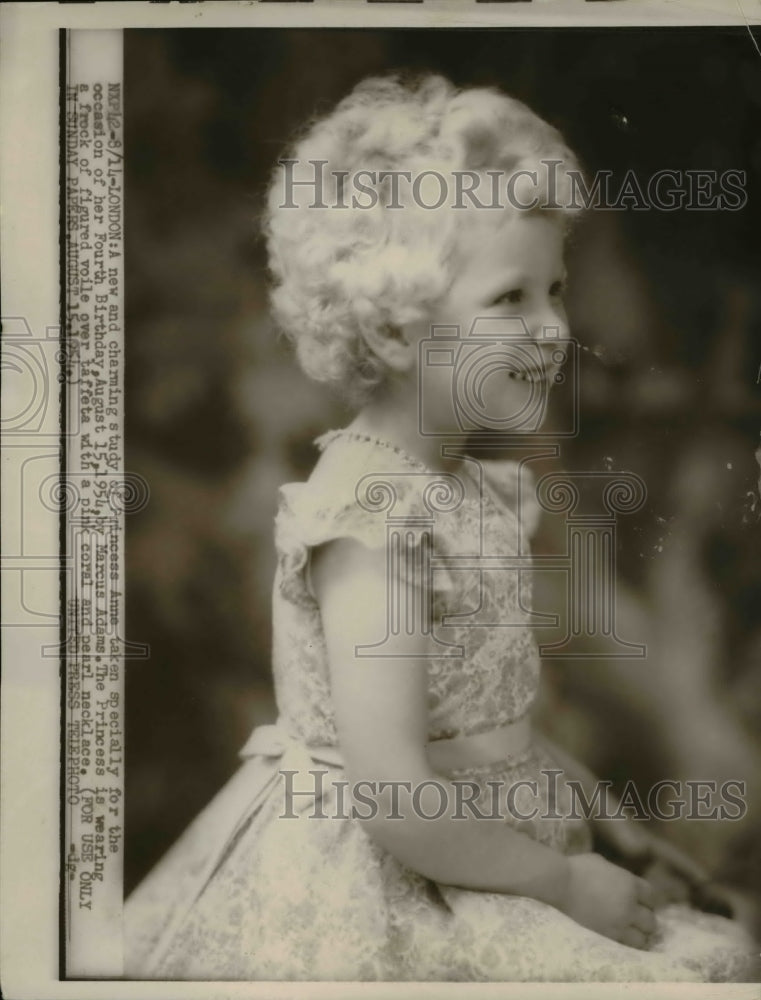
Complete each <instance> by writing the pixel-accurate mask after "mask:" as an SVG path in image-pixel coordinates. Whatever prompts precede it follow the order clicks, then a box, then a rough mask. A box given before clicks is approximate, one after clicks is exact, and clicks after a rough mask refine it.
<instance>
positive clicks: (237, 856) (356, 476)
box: [125, 77, 753, 981]
mask: <svg viewBox="0 0 761 1000" xmlns="http://www.w3.org/2000/svg"><path fill="white" fill-rule="evenodd" d="M575 169H577V167H576V163H575V160H574V158H573V156H572V154H571V153H570V151H569V150H568V149H567V148H566V147H565V145H564V144H563V142H562V139H561V137H560V136H559V135H558V133H557V132H556V131H555V130H554V129H553V128H551V127H550V126H548V125H547V124H546V123H545V122H543V121H542V120H540V119H539V118H538V117H536V115H534V114H533V113H532V112H531V111H530V110H529V109H528V108H526V107H525V106H524V105H522V104H520V103H519V102H517V101H515V100H512V99H510V98H508V97H505V96H503V95H501V94H499V93H497V92H496V91H493V90H488V89H474V90H464V91H457V90H456V89H455V88H454V87H452V86H451V85H450V84H449V83H448V82H446V81H445V80H443V79H441V78H439V77H427V78H424V79H422V80H420V81H417V82H413V83H410V84H408V83H406V82H404V81H402V80H400V79H399V78H396V77H393V78H385V79H371V80H368V81H366V82H365V83H363V84H361V85H360V86H358V87H357V88H356V89H355V91H354V92H353V93H352V94H351V95H350V96H349V97H347V98H346V99H345V100H344V101H342V102H341V103H340V104H339V106H338V107H337V108H336V109H335V111H334V112H333V113H332V114H330V115H328V116H327V117H325V118H324V119H323V120H321V121H318V122H316V123H315V124H313V125H312V126H311V127H310V128H309V129H308V130H307V131H306V132H305V133H304V135H303V136H302V137H301V138H300V139H299V141H298V142H297V143H296V145H295V148H294V150H293V152H292V154H291V156H290V157H288V158H287V159H286V160H285V161H281V162H280V164H279V166H278V169H277V171H276V173H275V176H274V180H273V183H272V186H271V190H270V197H269V212H268V220H267V235H268V241H269V250H270V259H271V267H272V272H273V274H274V278H275V282H276V287H275V290H274V294H273V304H274V308H275V313H276V316H277V319H278V320H279V322H280V324H281V325H282V327H283V328H284V330H285V331H286V332H287V333H288V334H289V336H290V337H291V338H292V340H293V341H294V343H295V345H296V349H297V353H298V357H299V360H300V362H301V364H302V366H303V368H304V369H305V371H306V372H307V373H308V374H309V375H311V376H312V377H314V378H316V379H319V380H322V381H326V382H329V383H332V384H333V385H334V386H336V387H338V388H339V389H340V390H342V391H343V392H344V393H345V394H346V395H348V396H349V397H350V398H351V399H352V400H354V401H355V402H356V406H357V413H356V417H355V419H354V420H353V421H352V423H351V424H350V425H349V426H348V427H347V428H346V429H344V430H340V431H333V432H330V433H328V434H326V435H324V436H323V437H322V438H321V439H320V440H319V442H318V444H319V446H320V448H321V451H322V454H321V457H320V460H319V462H318V463H317V466H316V468H315V469H314V472H313V473H312V476H311V477H310V479H309V481H308V482H306V483H298V484H290V485H287V486H284V487H283V488H282V491H281V506H280V510H279V513H278V517H277V521H276V544H277V550H278V556H279V566H278V573H277V579H276V582H275V588H274V678H275V688H276V696H277V703H278V708H279V712H280V718H279V721H278V723H277V725H275V726H267V727H263V728H259V729H257V730H255V731H254V733H253V735H252V737H251V739H250V740H249V741H248V743H247V744H246V746H245V747H244V748H243V750H242V757H243V764H242V767H241V768H240V770H239V771H238V772H237V773H236V775H235V776H234V777H233V778H232V779H231V781H230V782H229V783H228V784H227V785H226V786H225V788H224V789H223V790H222V791H221V792H220V794H219V795H218V796H217V798H216V799H215V800H214V801H213V802H212V803H211V804H210V805H209V806H208V807H207V808H206V810H204V812H203V813H202V814H201V815H200V816H199V817H198V819H197V820H196V821H195V822H194V823H193V824H192V825H191V827H190V828H189V829H188V830H187V831H186V833H185V834H184V835H183V836H182V838H181V839H180V840H179V841H178V843H177V844H176V845H175V847H174V848H173V849H172V850H171V851H170V852H169V854H168V855H167V857H166V858H165V859H164V860H163V861H162V862H161V864H159V866H158V867H157V869H156V870H155V871H154V872H152V873H151V874H150V875H149V876H148V878H147V879H146V880H145V881H144V882H143V884H142V885H141V886H140V887H139V888H138V889H137V890H136V891H135V893H134V894H133V895H132V897H131V898H130V900H129V901H128V903H127V906H126V914H125V923H126V937H127V969H126V972H127V974H128V975H129V976H132V977H141V978H157V979H239V980H247V979H249V980H250V979H255V980H260V979H261V980H274V979H279V980H457V981H471V980H473V981H500V980H507V981H510V980H555V981H568V980H580V981H584V980H625V981H630V980H631V981H634V980H727V979H733V978H734V979H742V978H744V977H745V976H747V974H748V969H749V956H750V954H751V953H752V950H753V945H752V943H751V942H750V941H749V940H748V939H747V938H746V937H745V935H744V932H743V931H742V930H741V928H740V927H739V925H737V924H736V923H734V922H733V921H731V920H729V919H726V918H724V917H721V916H716V915H709V914H706V913H702V912H699V911H697V910H695V909H691V908H690V907H688V906H687V905H686V904H684V903H682V904H676V903H673V902H670V900H669V896H668V894H664V890H663V886H661V887H660V889H657V888H656V887H654V885H653V884H651V883H650V882H648V881H647V880H646V879H644V878H640V877H638V876H636V875H634V874H632V873H631V872H630V871H629V870H628V869H627V868H624V867H621V866H619V865H616V864H613V863H612V862H610V861H608V860H606V859H605V858H604V857H603V856H602V855H601V854H599V853H596V852H595V851H594V850H593V840H592V828H591V826H590V825H589V824H588V823H587V822H586V821H585V820H584V819H582V818H581V817H580V816H579V815H578V811H577V810H576V811H574V810H573V809H572V808H571V806H572V804H573V800H572V792H571V786H570V785H569V784H568V782H569V781H572V780H575V779H578V780H579V781H581V782H582V783H584V782H585V783H586V784H584V787H585V788H586V790H587V792H588V793H589V794H590V795H591V794H592V792H593V791H594V789H593V787H592V786H591V785H590V783H589V779H588V776H587V775H585V774H584V773H583V769H582V768H581V767H580V765H577V764H575V763H574V762H573V761H572V760H570V759H569V758H567V756H565V755H563V754H562V752H560V751H555V750H554V749H552V748H550V747H549V746H548V744H546V743H545V742H544V741H542V740H540V738H539V737H538V736H537V735H535V734H532V732H531V725H530V722H529V712H530V709H531V705H532V702H533V701H534V698H535V695H536V691H537V685H538V681H539V658H538V653H537V647H536V644H535V640H534V638H533V635H532V632H531V630H530V627H529V622H528V618H529V614H528V612H527V611H526V608H527V607H528V606H529V605H528V600H529V597H530V595H529V594H528V585H527V582H526V579H525V576H526V574H521V573H520V566H521V565H523V566H525V557H526V551H527V549H526V542H527V538H528V535H529V534H530V530H531V527H532V524H533V523H534V521H535V519H536V511H537V504H536V500H535V494H534V490H533V487H532V484H531V481H530V479H529V475H530V472H529V469H528V465H527V464H526V463H523V462H521V463H515V462H507V461H498V460H490V461H485V460H481V461H475V460H474V459H473V458H471V457H469V456H468V455H467V454H465V453H464V451H463V448H462V443H463V433H464V432H465V431H466V430H473V429H479V427H481V428H483V429H487V430H488V429H493V428H494V427H499V428H502V429H504V430H506V431H507V432H508V433H509V432H510V431H511V430H512V431H516V432H517V431H525V430H526V421H527V420H529V416H530V414H531V413H533V412H534V411H535V409H536V407H535V406H534V404H535V402H536V399H537V398H538V399H539V400H540V401H541V400H542V399H543V398H544V395H542V394H545V395H546V391H547V390H548V389H549V387H550V385H551V383H552V381H553V380H554V379H555V378H556V377H561V375H562V373H560V371H559V361H558V354H557V343H556V344H555V347H553V340H554V341H557V340H558V338H559V339H560V341H561V342H562V340H563V338H564V337H566V336H567V334H568V331H567V327H566V317H565V312H564V309H563V284H564V266H563V245H564V238H565V235H566V232H567V229H568V224H569V221H570V220H571V218H572V216H573V210H572V209H573V206H572V204H571V202H572V200H573V199H572V187H571V184H572V176H571V172H572V171H573V170H575ZM516 317H520V326H519V328H518V332H519V333H520V334H521V336H519V337H518V338H517V339H516V340H515V348H514V351H512V353H511V350H510V349H509V348H505V346H504V338H503V340H502V341H501V343H502V347H501V348H498V349H497V353H496V354H495V355H490V354H489V350H490V347H489V341H488V340H486V341H483V340H482V339H479V331H482V330H491V331H492V333H493V331H494V330H495V329H500V325H501V326H502V328H503V333H504V334H505V336H508V335H509V333H510V331H512V334H514V333H515V329H516V328H515V318H516ZM442 330H443V331H444V338H443V339H441V331H442ZM469 334H470V335H471V336H473V338H474V339H473V340H472V341H471V344H470V345H467V343H466V344H465V346H466V347H468V348H469V350H470V352H471V353H470V354H469V355H467V357H468V358H472V356H474V355H475V356H477V361H478V363H479V364H481V363H482V362H483V363H484V364H485V365H486V375H485V376H484V377H481V378H479V377H478V370H477V369H478V364H476V363H474V364H473V365H471V368H470V369H468V370H471V371H474V372H475V375H474V379H475V381H473V380H471V381H468V379H467V377H466V378H464V379H462V380H460V381H458V380H457V378H455V374H456V373H455V368H456V365H461V364H462V363H463V355H461V354H458V347H459V345H460V342H461V341H465V342H467V337H468V335H469ZM479 352H481V353H480V354H479ZM484 358H485V359H486V361H485V362H484ZM478 359H480V361H479V360H478ZM490 359H491V360H490ZM495 359H496V360H495ZM466 360H467V358H466ZM466 368H467V365H466ZM482 368H483V364H482ZM458 372H460V374H461V371H460V369H458ZM482 375H483V372H482ZM463 394H464V395H463ZM469 394H470V395H469ZM463 414H464V417H463ZM474 414H475V416H474ZM526 414H529V416H526ZM531 419H534V420H535V418H534V417H531ZM464 420H465V423H463V421H464ZM468 421H469V422H468ZM466 425H467V426H466ZM442 442H446V443H445V444H442ZM484 557H485V558H492V559H494V558H496V559H498V560H499V559H502V564H501V566H496V564H494V568H493V569H491V570H484V569H483V565H482V564H478V563H477V560H478V559H479V558H484ZM510 559H512V560H513V563H512V564H511V563H510ZM521 560H523V562H521ZM597 825H598V826H599V827H600V830H599V831H597V833H598V836H599V838H601V839H602V841H604V840H605V839H606V838H607V840H608V841H609V842H611V850H614V851H615V852H616V856H618V857H621V858H622V859H624V860H625V859H627V858H628V859H631V860H632V861H634V862H637V863H639V864H640V870H641V866H642V862H643V859H647V858H652V859H657V858H658V857H659V855H661V854H662V853H663V849H662V848H661V847H660V846H659V844H658V841H656V840H655V839H653V838H649V837H648V836H647V835H646V834H644V833H642V832H641V829H640V828H639V827H636V826H635V825H634V824H633V823H631V821H617V822H607V823H606V822H605V821H600V822H599V823H598V824H597ZM677 867H681V869H682V875H683V876H685V875H686V876H687V878H688V879H689V877H690V871H689V868H688V866H687V865H686V864H685V863H684V862H682V863H680V864H677ZM683 881H684V878H683ZM664 904H666V905H664Z"/></svg>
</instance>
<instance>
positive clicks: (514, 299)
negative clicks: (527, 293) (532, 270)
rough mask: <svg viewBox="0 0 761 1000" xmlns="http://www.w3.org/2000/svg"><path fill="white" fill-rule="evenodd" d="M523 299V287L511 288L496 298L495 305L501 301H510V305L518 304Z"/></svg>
mask: <svg viewBox="0 0 761 1000" xmlns="http://www.w3.org/2000/svg"><path fill="white" fill-rule="evenodd" d="M522 301H523V289H522V288H511V289H510V291H509V292H503V293H502V294H501V295H499V296H498V297H497V298H496V299H495V300H494V305H495V306H496V305H499V304H500V303H501V302H509V303H510V305H513V306H517V305H518V303H519V302H522Z"/></svg>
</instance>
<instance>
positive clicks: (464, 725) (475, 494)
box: [273, 431, 539, 744]
mask: <svg viewBox="0 0 761 1000" xmlns="http://www.w3.org/2000/svg"><path fill="white" fill-rule="evenodd" d="M317 444H318V446H319V447H320V448H321V451H322V453H321V456H320V460H319V461H318V463H317V465H316V467H315V469H314V471H313V473H312V475H311V477H310V478H309V480H308V481H307V482H305V483H291V484H288V485H286V486H283V487H282V488H281V496H280V507H279V511H278V515H277V518H276V532H275V540H276V547H277V553H278V569H277V574H276V579H275V586H274V662H273V669H274V679H275V692H276V697H277V702H278V708H279V710H280V714H281V719H282V720H283V721H284V723H285V724H286V725H287V726H288V728H289V729H290V731H291V732H292V733H293V734H294V735H295V736H298V737H299V738H300V739H302V740H303V741H304V742H306V743H309V744H334V743H335V742H336V732H335V724H334V718H333V710H332V705H331V697H330V683H329V669H328V662H327V655H326V649H325V641H324V636H323V630H322V621H321V617H320V610H319V606H318V604H317V602H316V600H315V598H314V595H313V593H312V591H311V588H310V584H309V572H308V567H309V554H310V551H311V549H312V548H314V547H315V546H318V545H321V544H323V543H325V542H327V541H330V540H331V539H336V538H341V537H346V538H352V539H355V540H357V541H359V542H360V543H362V544H364V545H366V546H368V547H371V548H381V547H384V546H385V547H386V548H387V550H390V547H391V545H392V544H393V541H392V538H393V536H394V535H396V536H397V537H401V538H403V540H404V543H403V544H404V545H406V546H407V548H405V549H404V551H403V554H402V557H401V563H398V564H397V567H399V568H400V570H401V577H402V580H401V584H402V586H403V587H404V586H406V585H408V584H409V579H407V578H406V577H408V576H409V568H410V567H411V566H414V567H416V571H417V572H419V573H420V572H422V573H424V574H425V573H426V572H427V573H429V574H430V575H428V576H425V579H426V580H427V581H428V583H427V586H429V588H430V608H431V625H432V627H431V632H430V637H429V642H430V649H431V653H430V655H429V656H428V657H426V664H427V672H428V710H429V719H428V729H429V740H434V739H441V738H447V737H453V736H460V735H469V734H472V733H476V732H482V731H486V730H489V729H493V728H495V727H497V726H501V725H504V724H505V723H507V722H511V721H514V720H516V719H518V718H520V717H522V716H523V715H524V714H525V713H526V712H527V711H528V709H529V707H530V706H531V703H532V701H533V700H534V698H535V696H536V691H537V685H538V679H539V657H538V653H537V647H536V643H535V640H534V638H533V635H532V632H531V629H530V626H529V615H530V611H529V609H530V599H531V595H530V589H531V584H530V568H529V552H528V536H529V534H530V532H531V530H532V529H533V526H534V524H535V522H536V516H537V507H536V501H535V499H534V492H533V488H532V485H531V474H530V470H529V469H527V468H526V467H525V466H521V465H520V464H519V463H517V462H511V461H502V460H483V459H481V460H476V459H472V458H465V459H464V460H463V462H462V464H461V465H460V466H458V471H457V472H456V473H435V472H431V471H429V470H426V469H425V467H424V466H423V465H422V464H421V463H419V462H417V461H416V460H415V459H413V458H411V457H409V456H406V455H405V454H404V453H403V452H401V451H399V450H398V449H396V448H394V447H393V446H391V445H388V444H386V443H385V442H382V441H379V440H375V439H371V438H368V437H365V436H362V435H359V434H355V433H352V432H348V431H333V432H331V433H329V434H327V435H324V436H323V437H322V438H320V439H318V442H317ZM424 536H425V538H424ZM426 540H427V541H429V542H430V552H429V553H419V554H416V553H415V552H414V551H412V550H414V549H416V548H417V549H421V548H423V547H424V546H425V544H426ZM405 555H406V556H407V557H408V558H406V560H405ZM500 557H508V558H511V559H512V560H513V562H512V564H511V565H510V566H506V565H505V564H504V562H503V564H502V566H499V567H495V566H494V565H493V564H494V563H495V561H496V560H498V559H499V558H500ZM405 566H406V567H407V569H406V570H405ZM421 567H422V568H421ZM416 582H419V578H418V580H417V581H416ZM383 638H384V637H382V636H379V637H378V641H381V640H382V639H383ZM394 648H395V649H396V648H397V647H394Z"/></svg>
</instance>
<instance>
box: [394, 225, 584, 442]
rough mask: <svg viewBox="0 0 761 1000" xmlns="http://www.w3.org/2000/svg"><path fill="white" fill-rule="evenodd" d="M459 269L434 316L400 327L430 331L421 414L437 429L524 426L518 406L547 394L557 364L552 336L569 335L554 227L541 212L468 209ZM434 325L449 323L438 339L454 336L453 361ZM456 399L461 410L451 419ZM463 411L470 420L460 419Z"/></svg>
mask: <svg viewBox="0 0 761 1000" xmlns="http://www.w3.org/2000/svg"><path fill="white" fill-rule="evenodd" d="M456 267H457V270H456V274H455V278H454V281H453V282H452V284H451V285H450V287H449V290H448V291H447V293H446V295H445V296H444V297H443V298H442V299H440V300H439V302H438V303H437V305H436V306H435V308H434V309H433V311H432V314H431V316H430V317H428V319H427V321H426V322H424V323H418V324H415V326H414V329H410V330H408V331H407V332H408V333H409V334H410V335H411V337H412V338H414V340H415V341H416V342H418V343H419V341H420V340H421V339H422V338H431V339H430V341H429V342H430V343H431V348H432V349H431V350H429V351H426V350H423V351H422V352H421V353H420V357H421V370H420V372H419V375H420V379H419V386H420V391H421V393H422V394H423V396H424V397H425V398H424V407H425V411H426V420H427V422H428V423H429V424H430V423H431V422H434V423H436V422H437V421H438V422H439V423H440V427H439V432H442V433H445V432H448V431H449V430H450V429H451V430H453V431H458V430H474V429H477V427H478V426H482V427H486V428H488V429H494V428H497V427H499V428H500V429H503V430H506V431H509V430H510V429H514V430H525V429H526V428H525V427H521V426H520V414H521V413H525V412H527V411H528V410H529V409H531V404H532V400H533V399H535V398H536V397H537V396H538V395H540V394H543V396H544V397H546V395H547V390H548V388H549V387H550V386H551V385H552V383H553V381H554V378H555V375H556V374H557V372H558V369H559V365H558V363H557V360H556V359H557V357H558V354H557V347H558V345H557V344H553V340H557V338H566V337H567V336H568V322H567V318H566V312H565V308H564V305H563V291H564V282H565V267H564V264H563V230H562V228H561V225H560V223H559V221H558V219H556V218H555V217H553V216H552V215H550V214H549V213H542V212H532V213H527V212H524V213H517V214H513V213H511V214H510V215H507V216H502V217H501V218H498V219H495V218H494V216H492V215H490V214H489V212H488V211H486V210H485V211H484V212H481V213H478V215H477V216H476V214H475V213H474V214H473V216H471V217H470V218H468V219H467V220H463V227H462V232H461V234H460V236H459V239H458V245H457V265H456ZM524 324H525V325H524ZM434 326H435V327H449V328H450V330H448V331H446V332H445V338H447V339H448V338H453V339H454V338H458V340H459V342H460V344H459V346H458V345H453V344H451V343H450V344H445V343H444V342H443V341H442V343H441V347H442V348H444V347H452V346H455V347H456V348H457V351H456V357H455V356H454V355H453V363H452V364H451V365H450V366H447V364H446V361H445V360H444V362H443V363H442V359H445V358H446V355H445V354H441V353H440V352H439V351H438V348H437V347H436V341H437V340H438V339H439V334H438V331H437V335H436V336H435V338H432V327H434ZM452 328H457V329H452ZM433 348H436V349H435V350H434V349H433ZM427 355H428V357H429V358H430V362H429V361H428V360H427ZM553 355H554V357H553ZM463 393H464V394H465V397H467V396H468V395H470V396H471V398H465V397H464V396H463ZM453 396H456V397H457V399H456V400H455V399H453ZM453 403H455V404H456V406H455V408H457V405H459V411H458V412H460V414H461V418H460V419H459V421H458V420H457V419H455V421H454V422H453V421H452V407H453ZM463 414H464V417H463ZM468 414H470V416H468ZM479 414H480V415H482V416H483V417H484V421H483V422H482V421H480V420H479V417H478V415H479ZM514 415H515V423H514V424H513V425H512V427H511V420H512V417H513V416H514ZM463 419H465V422H466V424H470V426H462V422H463ZM447 422H449V423H450V424H452V423H454V424H455V426H452V427H451V428H450V427H447V426H446V424H447ZM473 425H475V426H473Z"/></svg>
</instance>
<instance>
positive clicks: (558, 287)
mask: <svg viewBox="0 0 761 1000" xmlns="http://www.w3.org/2000/svg"><path fill="white" fill-rule="evenodd" d="M564 292H565V284H564V283H563V282H562V281H555V282H554V283H553V284H552V285H550V295H551V296H552V298H553V299H554V298H558V297H559V296H562V295H563V293H564Z"/></svg>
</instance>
